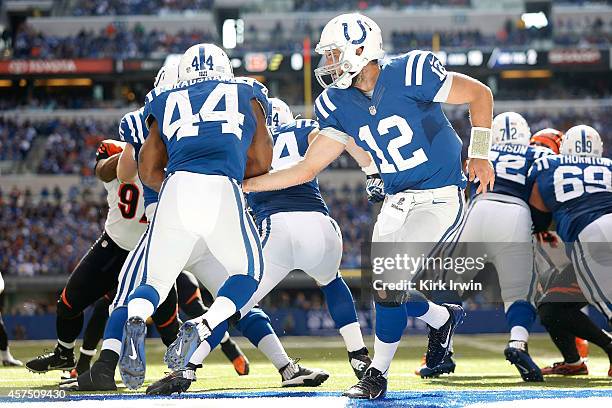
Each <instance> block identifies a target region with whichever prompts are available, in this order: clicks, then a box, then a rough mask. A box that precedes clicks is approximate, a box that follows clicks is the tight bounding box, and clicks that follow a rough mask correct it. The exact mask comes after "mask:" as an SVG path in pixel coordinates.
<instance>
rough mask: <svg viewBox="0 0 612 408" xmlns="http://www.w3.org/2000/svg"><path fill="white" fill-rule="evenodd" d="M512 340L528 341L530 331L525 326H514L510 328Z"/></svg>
mask: <svg viewBox="0 0 612 408" xmlns="http://www.w3.org/2000/svg"><path fill="white" fill-rule="evenodd" d="M510 340H511V341H513V340H518V341H524V342H525V343H527V341H528V340H529V332H528V331H527V329H526V328H524V327H523V326H513V327H512V328H511V329H510Z"/></svg>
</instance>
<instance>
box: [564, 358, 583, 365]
mask: <svg viewBox="0 0 612 408" xmlns="http://www.w3.org/2000/svg"><path fill="white" fill-rule="evenodd" d="M565 363H566V364H567V365H571V366H578V365H580V364H582V358H578V360H577V361H574V362H573V363H570V362H567V361H566V362H565Z"/></svg>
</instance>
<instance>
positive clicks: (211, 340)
mask: <svg viewBox="0 0 612 408" xmlns="http://www.w3.org/2000/svg"><path fill="white" fill-rule="evenodd" d="M228 327H229V326H228V324H227V321H225V322H221V324H219V325H218V326H217V327H215V328H214V329H213V331H212V333H211V335H210V336H208V337H207V338H206V339H205V340H204V341H203V342H202V343H201V344H200V345H199V346H198V348H197V349H196V351H195V352H194V353H193V354H192V355H191V357H190V358H189V363H191V364H195V365H196V366H197V365H200V364H202V363H203V362H204V359H205V358H206V357H208V355H209V354H210V352H211V351H212V350H214V348H215V347H217V346H218V345H219V343H220V342H221V339H222V338H223V336H224V335H225V332H226V331H227V329H228Z"/></svg>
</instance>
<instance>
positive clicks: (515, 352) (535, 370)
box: [504, 340, 544, 382]
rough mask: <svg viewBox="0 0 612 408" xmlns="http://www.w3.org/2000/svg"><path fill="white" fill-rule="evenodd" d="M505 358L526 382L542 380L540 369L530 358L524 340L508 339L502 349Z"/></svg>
mask: <svg viewBox="0 0 612 408" xmlns="http://www.w3.org/2000/svg"><path fill="white" fill-rule="evenodd" d="M504 355H505V356H506V360H508V361H509V362H510V363H512V364H513V365H514V366H515V367H516V369H517V370H518V371H519V373H520V374H521V378H523V381H526V382H543V381H544V376H542V370H540V367H538V365H537V364H536V363H535V362H534V361H533V360H532V359H531V356H530V355H529V349H528V347H527V343H526V342H524V341H512V340H511V341H509V342H508V347H506V349H505V350H504Z"/></svg>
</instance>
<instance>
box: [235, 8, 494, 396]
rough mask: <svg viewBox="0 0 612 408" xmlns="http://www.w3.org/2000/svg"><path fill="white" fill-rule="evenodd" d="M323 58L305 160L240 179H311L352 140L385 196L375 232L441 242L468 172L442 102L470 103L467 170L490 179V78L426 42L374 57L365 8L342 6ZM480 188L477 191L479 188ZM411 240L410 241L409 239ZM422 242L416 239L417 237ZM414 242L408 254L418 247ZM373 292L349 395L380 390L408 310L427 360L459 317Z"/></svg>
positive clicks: (257, 187) (375, 33)
mask: <svg viewBox="0 0 612 408" xmlns="http://www.w3.org/2000/svg"><path fill="white" fill-rule="evenodd" d="M315 50H316V51H317V52H318V53H320V54H322V55H323V56H324V58H325V65H324V66H323V67H320V68H317V69H316V70H315V76H316V77H317V79H318V80H319V83H321V85H322V86H323V87H324V88H326V89H325V90H324V91H323V92H322V94H321V95H320V96H319V97H318V98H317V99H316V102H315V112H316V115H317V119H318V121H319V126H320V128H321V130H320V131H319V135H318V137H317V138H316V139H315V140H314V141H313V143H312V144H311V145H310V146H309V148H308V151H307V152H306V155H305V156H304V160H302V161H300V162H298V163H296V164H295V165H293V166H292V167H290V168H288V169H284V170H280V171H277V172H274V173H268V174H266V175H263V176H260V177H255V178H252V179H247V180H245V182H244V188H245V190H246V191H252V192H258V191H268V190H279V189H282V188H287V187H290V186H293V185H299V184H303V183H305V182H307V181H310V180H312V179H313V178H314V177H315V176H316V175H317V174H318V173H319V172H320V171H321V170H323V169H324V168H325V167H327V165H328V164H329V163H331V162H332V161H333V160H334V159H335V158H336V157H338V156H339V155H340V154H341V153H342V152H343V151H344V149H345V148H351V146H355V145H358V147H359V148H361V149H363V150H365V151H366V152H368V153H370V155H371V157H372V158H373V164H372V160H371V159H370V157H369V156H368V155H364V156H362V157H363V159H362V161H358V162H359V164H360V165H361V167H364V168H367V167H368V166H370V165H372V166H373V167H374V166H375V167H376V170H377V172H378V173H379V174H380V177H381V180H382V182H383V183H384V188H385V192H386V193H387V196H386V198H385V202H384V204H383V207H382V210H381V212H380V214H379V216H378V220H377V222H376V224H375V226H374V233H373V237H372V241H373V242H391V243H392V242H421V243H432V253H435V251H437V249H438V248H439V245H438V243H441V242H444V241H447V240H448V239H449V237H451V236H452V235H454V232H456V230H457V229H458V227H459V225H460V224H461V220H462V218H463V213H464V211H463V207H464V202H463V188H464V187H465V177H464V175H463V172H462V168H461V140H460V139H459V137H458V136H457V134H456V132H455V131H454V130H453V128H452V126H451V125H450V123H449V121H448V119H447V118H446V116H445V115H444V113H443V111H442V106H441V103H443V102H446V103H453V104H464V103H467V104H469V105H470V113H471V115H470V116H471V120H472V124H473V126H474V127H473V128H472V143H471V144H470V148H469V157H470V159H471V160H470V162H469V166H468V167H469V173H470V177H471V178H474V177H478V178H479V179H480V180H481V181H482V184H481V185H480V187H479V189H480V190H481V191H482V192H486V191H487V189H488V188H490V187H492V186H493V183H494V174H493V169H492V167H491V164H490V163H489V161H488V155H489V149H490V146H491V130H490V128H491V121H492V111H493V97H492V94H491V91H490V90H489V88H488V87H487V86H485V85H483V84H482V83H480V82H478V81H476V80H474V79H472V78H470V77H467V76H465V75H462V74H456V73H447V72H446V70H445V68H444V66H443V65H442V63H441V62H440V61H439V60H438V59H437V58H436V57H435V56H434V55H433V54H432V53H430V52H426V51H412V52H409V53H407V54H405V55H403V56H400V57H398V58H394V59H392V60H391V61H390V62H389V63H388V64H386V65H384V66H382V67H381V66H380V65H379V63H378V61H379V60H380V59H382V58H383V56H384V50H383V48H382V34H381V31H380V28H379V27H378V25H377V24H376V23H375V22H374V21H372V20H371V19H370V18H368V17H366V16H364V15H361V14H357V13H351V14H343V15H340V16H338V17H335V18H334V19H332V20H331V21H330V22H329V23H327V25H326V26H325V27H324V29H323V32H322V33H321V39H320V41H319V44H318V45H317V47H316V49H315ZM479 192H480V191H479ZM413 246H414V245H413ZM421 246H422V245H421ZM421 254H422V252H421V250H420V249H419V251H418V254H417V253H416V251H415V253H414V254H413V255H414V256H415V257H417V256H421ZM390 295H392V296H389V297H387V294H386V293H382V295H380V294H379V296H380V299H382V298H385V300H383V301H379V302H377V304H376V338H375V344H374V358H373V360H372V364H371V365H370V367H369V368H368V370H367V372H366V374H365V375H364V377H363V378H362V379H361V380H360V381H359V383H358V384H356V385H355V386H354V387H351V388H350V389H349V390H348V391H346V392H345V395H346V396H349V397H351V398H369V399H375V398H380V397H383V396H384V395H385V392H386V388H387V378H386V376H387V374H388V370H389V367H390V365H391V360H392V359H393V356H394V355H395V352H396V350H397V347H398V345H399V341H400V339H401V336H402V333H403V331H404V329H405V327H406V324H407V319H408V316H414V317H418V318H420V319H421V320H423V321H425V322H426V323H427V324H428V325H429V326H430V332H429V344H428V352H427V366H428V367H432V368H433V367H437V366H438V365H439V364H440V363H441V362H442V360H443V359H444V357H445V356H446V355H447V353H448V351H449V348H450V343H451V338H452V335H453V333H454V331H455V328H456V327H457V325H459V324H460V323H461V321H462V319H463V315H464V311H463V309H462V308H461V307H460V306H456V305H442V306H440V305H437V304H434V303H431V302H427V301H415V302H407V297H406V296H405V293H393V294H390Z"/></svg>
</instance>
